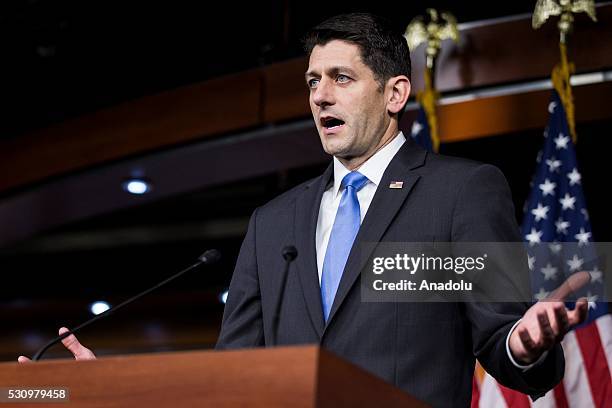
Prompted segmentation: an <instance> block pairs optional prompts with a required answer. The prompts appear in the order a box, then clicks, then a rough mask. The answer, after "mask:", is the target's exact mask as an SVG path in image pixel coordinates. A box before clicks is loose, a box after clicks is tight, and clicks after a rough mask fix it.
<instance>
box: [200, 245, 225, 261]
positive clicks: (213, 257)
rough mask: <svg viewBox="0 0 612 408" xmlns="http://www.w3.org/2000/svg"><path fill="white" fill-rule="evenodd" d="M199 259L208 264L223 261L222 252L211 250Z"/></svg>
mask: <svg viewBox="0 0 612 408" xmlns="http://www.w3.org/2000/svg"><path fill="white" fill-rule="evenodd" d="M198 259H199V260H200V261H202V262H204V263H206V264H211V263H215V262H217V261H218V260H219V259H221V252H219V251H217V250H216V249H209V250H208V251H206V252H204V253H203V254H202V255H200V256H199V257H198Z"/></svg>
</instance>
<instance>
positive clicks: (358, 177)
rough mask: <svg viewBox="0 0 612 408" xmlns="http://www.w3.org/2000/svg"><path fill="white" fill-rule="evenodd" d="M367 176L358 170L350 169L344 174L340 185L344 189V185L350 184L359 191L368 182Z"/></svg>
mask: <svg viewBox="0 0 612 408" xmlns="http://www.w3.org/2000/svg"><path fill="white" fill-rule="evenodd" d="M368 181H369V180H368V178H367V177H366V176H364V175H363V174H361V173H359V172H358V171H351V172H350V173H349V174H347V175H346V176H344V178H343V179H342V183H341V184H340V187H341V188H342V189H343V190H344V189H345V188H346V187H348V186H351V187H353V188H354V189H355V191H359V190H361V189H362V188H363V186H365V185H366V184H367V183H368Z"/></svg>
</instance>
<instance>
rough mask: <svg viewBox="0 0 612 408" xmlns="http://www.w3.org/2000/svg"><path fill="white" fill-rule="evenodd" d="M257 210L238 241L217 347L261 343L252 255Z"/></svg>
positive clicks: (239, 346)
mask: <svg viewBox="0 0 612 408" xmlns="http://www.w3.org/2000/svg"><path fill="white" fill-rule="evenodd" d="M256 229H257V210H255V212H254V213H253V215H252V216H251V220H250V222H249V227H248V230H247V234H246V237H245V238H244V241H243V242H242V246H241V248H240V253H239V255H238V260H237V261H236V267H235V269H234V274H233V275H232V280H231V283H230V287H229V293H228V296H227V302H226V304H225V310H224V312H223V323H222V325H221V333H220V334H219V339H218V340H217V345H216V348H217V349H234V348H247V347H258V346H263V345H264V331H263V320H262V309H261V292H260V287H259V276H258V272H257V256H256V239H255V237H256Z"/></svg>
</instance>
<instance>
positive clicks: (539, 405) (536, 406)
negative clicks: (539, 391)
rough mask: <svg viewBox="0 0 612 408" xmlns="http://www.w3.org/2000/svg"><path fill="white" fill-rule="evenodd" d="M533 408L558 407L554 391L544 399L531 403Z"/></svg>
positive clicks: (543, 397)
mask: <svg viewBox="0 0 612 408" xmlns="http://www.w3.org/2000/svg"><path fill="white" fill-rule="evenodd" d="M531 406H532V407H533V408H555V407H556V406H557V404H556V402H555V395H554V394H553V392H552V391H549V392H547V393H546V394H544V395H543V396H542V397H540V398H538V399H537V400H535V401H533V402H532V403H531Z"/></svg>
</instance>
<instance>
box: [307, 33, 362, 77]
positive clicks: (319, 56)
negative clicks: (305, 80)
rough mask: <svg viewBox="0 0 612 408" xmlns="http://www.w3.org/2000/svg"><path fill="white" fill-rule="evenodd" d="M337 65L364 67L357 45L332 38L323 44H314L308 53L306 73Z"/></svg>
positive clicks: (354, 67) (333, 67) (355, 67)
mask: <svg viewBox="0 0 612 408" xmlns="http://www.w3.org/2000/svg"><path fill="white" fill-rule="evenodd" d="M338 67H351V68H353V69H359V68H362V67H365V65H364V63H363V61H362V60H361V50H360V48H359V46H358V45H356V44H353V43H350V42H347V41H342V40H332V41H330V42H328V43H326V44H324V45H316V46H315V47H314V48H313V49H312V52H311V53H310V59H309V61H308V70H307V72H306V74H309V73H311V72H320V71H324V70H329V69H335V68H338Z"/></svg>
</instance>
